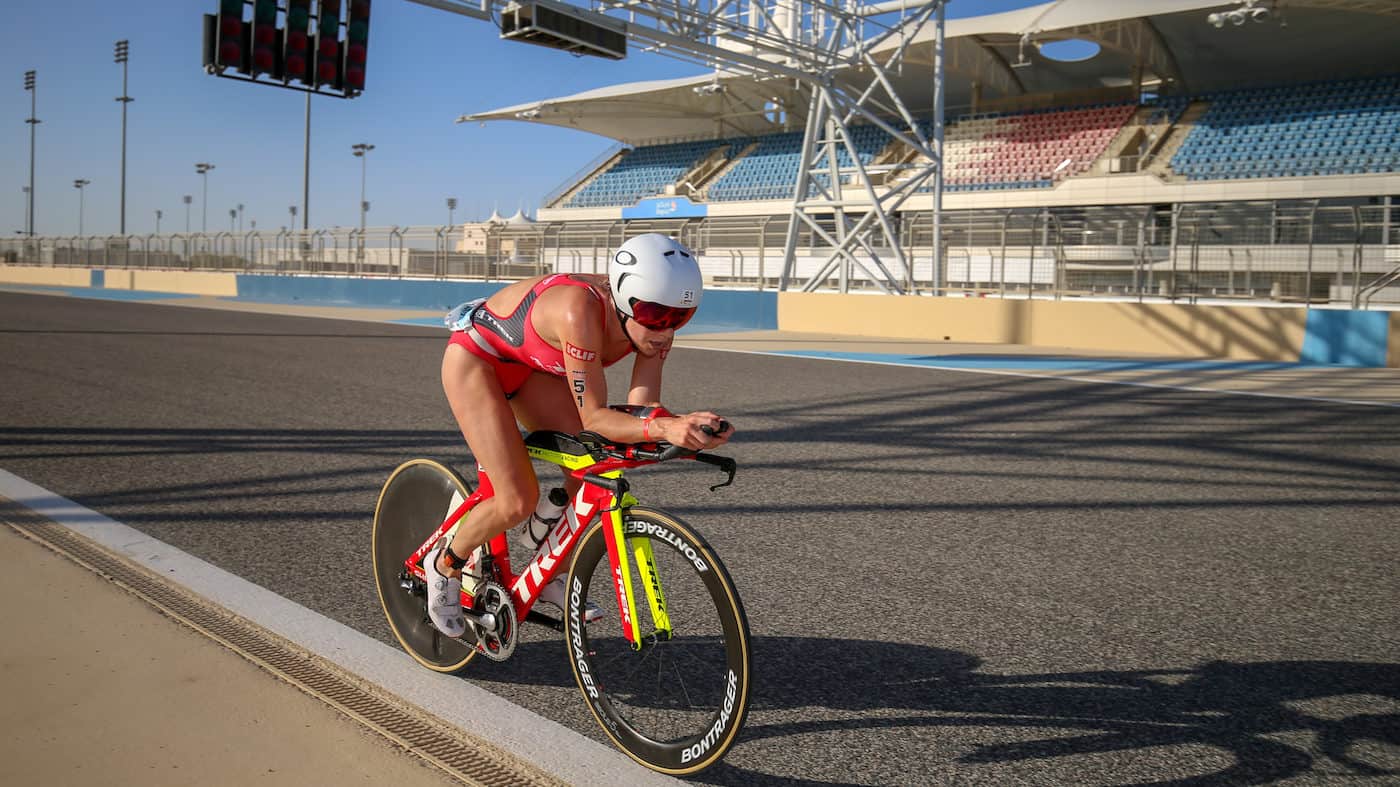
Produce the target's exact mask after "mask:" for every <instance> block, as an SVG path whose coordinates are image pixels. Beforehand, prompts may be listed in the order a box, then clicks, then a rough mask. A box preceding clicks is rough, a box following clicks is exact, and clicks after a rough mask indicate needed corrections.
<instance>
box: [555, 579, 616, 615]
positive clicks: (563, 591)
mask: <svg viewBox="0 0 1400 787" xmlns="http://www.w3.org/2000/svg"><path fill="white" fill-rule="evenodd" d="M566 596H568V590H567V582H566V581H565V579H564V577H562V576H558V577H555V578H554V579H553V580H552V581H551V582H550V583H549V584H547V585H545V586H544V587H542V588H540V601H548V602H549V603H551V604H553V605H554V606H556V607H558V608H559V611H560V612H566V611H567V610H568V608H569V607H568V601H567V599H566ZM602 619H603V608H602V607H600V606H598V605H597V604H594V603H593V602H592V601H590V602H588V603H587V604H585V605H584V610H583V622H584V623H595V622H597V621H599V620H602Z"/></svg>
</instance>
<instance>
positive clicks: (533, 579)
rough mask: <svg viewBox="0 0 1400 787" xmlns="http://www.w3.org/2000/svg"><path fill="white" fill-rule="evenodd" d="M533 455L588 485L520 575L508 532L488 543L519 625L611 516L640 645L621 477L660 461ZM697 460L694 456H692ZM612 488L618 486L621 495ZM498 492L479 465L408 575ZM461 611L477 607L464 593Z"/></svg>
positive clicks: (629, 452)
mask: <svg viewBox="0 0 1400 787" xmlns="http://www.w3.org/2000/svg"><path fill="white" fill-rule="evenodd" d="M529 452H530V454H531V456H533V457H535V458H537V459H544V460H546V461H551V462H554V463H555V464H560V465H562V466H565V467H567V468H568V470H569V474H570V475H571V476H573V477H574V478H578V479H580V480H581V481H582V482H583V483H582V485H581V486H579V490H578V493H577V494H576V495H574V497H573V499H572V500H571V501H570V503H569V505H568V507H567V509H566V511H565V515H564V517H563V518H562V519H561V520H560V524H558V525H556V526H555V527H554V529H553V530H551V531H550V533H549V537H548V538H547V539H546V540H545V542H544V543H543V544H541V545H540V547H539V549H538V550H537V551H536V552H535V554H534V556H533V558H532V559H531V560H530V562H529V563H528V564H526V566H525V567H524V569H523V570H522V571H521V573H520V574H518V575H517V574H515V573H513V572H512V571H511V565H510V548H509V545H508V543H507V541H506V534H505V533H500V534H498V535H496V536H494V537H492V539H491V540H490V542H489V543H488V550H489V551H490V554H491V560H492V561H493V563H494V564H495V566H496V568H497V571H498V573H499V575H500V578H501V581H502V584H503V585H505V586H506V587H508V588H510V595H511V602H512V606H514V607H515V613H516V616H517V618H518V619H519V620H524V619H525V617H526V615H528V614H529V612H530V609H531V608H532V607H533V606H534V605H535V602H536V601H537V600H538V598H539V591H540V588H543V587H544V586H545V585H546V584H547V583H549V582H550V581H551V580H553V579H554V576H555V575H556V574H558V573H559V571H560V570H561V569H563V568H564V563H565V558H567V557H568V556H569V554H570V551H571V550H572V549H573V547H574V544H575V543H576V542H577V541H578V538H579V536H580V535H582V534H583V533H584V532H585V531H586V530H587V529H588V526H589V524H590V523H591V522H592V520H593V517H595V516H599V515H602V514H610V515H611V516H613V517H614V522H613V524H614V525H615V527H609V528H606V530H605V531H604V532H605V535H606V537H607V547H608V560H609V562H610V564H611V566H612V576H613V578H614V582H613V590H614V592H616V594H617V603H618V609H619V610H620V617H621V621H620V622H621V623H622V630H623V632H624V633H625V635H626V637H627V640H628V641H629V642H631V643H633V644H634V645H635V644H637V642H638V641H639V637H640V632H639V631H638V630H637V627H636V626H635V624H634V621H635V618H636V613H635V609H636V607H635V606H634V599H635V597H634V596H633V594H632V593H631V590H630V585H631V581H630V571H629V570H628V568H627V563H626V559H625V557H624V553H623V552H622V549H621V544H620V543H619V539H618V535H619V534H620V533H621V509H622V505H621V504H619V498H620V499H621V501H622V502H623V503H626V504H633V503H635V502H636V500H635V499H634V498H632V497H631V495H630V494H628V493H627V486H626V482H624V481H622V480H621V475H622V471H623V470H626V469H629V468H633V467H641V466H643V465H649V464H655V463H656V462H657V461H658V459H656V458H652V457H646V458H641V457H638V456H637V449H636V448H635V447H634V446H628V447H627V448H626V450H625V453H623V455H621V456H615V457H614V456H609V457H607V458H605V459H601V460H595V459H594V458H592V457H591V456H582V457H579V456H573V455H570V454H561V453H558V452H556V451H550V450H547V449H541V448H536V447H534V446H530V447H529ZM693 457H694V455H692V458H693ZM609 487H616V490H614V489H613V488H609ZM494 493H495V490H494V489H493V488H492V486H491V480H490V479H489V478H487V476H486V473H485V471H484V470H483V469H482V468H481V467H480V466H479V465H478V466H477V489H476V491H475V492H473V493H472V494H471V496H469V497H468V498H467V499H466V500H464V501H463V502H462V504H461V505H459V506H457V508H456V509H455V510H453V511H452V512H451V513H450V514H448V516H447V518H446V519H444V520H443V522H442V524H441V525H439V526H438V528H437V530H435V531H434V532H433V534H432V535H431V536H429V537H428V539H427V540H426V541H424V542H423V545H422V546H420V547H418V549H417V550H416V551H415V552H414V553H413V554H412V555H410V556H409V558H408V559H407V560H405V561H404V567H405V568H406V569H407V570H408V572H409V573H411V574H412V575H414V576H416V577H418V578H419V579H423V578H424V574H423V559H424V558H425V557H426V556H427V554H428V552H429V551H431V550H432V548H433V547H434V545H436V544H437V543H438V541H439V540H440V539H441V538H442V537H443V536H445V535H446V534H447V532H448V531H449V530H451V529H452V527H453V526H454V525H456V524H457V522H458V521H459V520H461V519H462V518H463V517H465V516H466V514H467V512H469V511H471V510H472V508H474V507H476V506H477V505H478V504H479V503H481V501H483V500H486V499H487V498H490V497H491V496H492V495H493V494H494ZM570 514H572V516H570ZM462 606H463V608H464V609H471V608H472V596H471V594H469V593H467V592H466V591H465V590H464V591H462Z"/></svg>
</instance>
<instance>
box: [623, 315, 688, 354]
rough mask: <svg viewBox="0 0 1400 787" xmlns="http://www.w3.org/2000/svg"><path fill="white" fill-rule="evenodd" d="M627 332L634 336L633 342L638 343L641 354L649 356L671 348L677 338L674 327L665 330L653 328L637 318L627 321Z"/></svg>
mask: <svg viewBox="0 0 1400 787" xmlns="http://www.w3.org/2000/svg"><path fill="white" fill-rule="evenodd" d="M627 334H628V335H629V336H631V337H632V343H633V344H635V345H637V349H638V350H640V351H641V354H642V355H645V356H646V357H648V358H651V357H654V356H656V355H659V354H660V353H663V352H665V351H667V350H669V349H671V342H673V341H675V339H676V331H675V329H674V328H670V329H667V330H664V331H657V330H652V329H651V328H648V327H646V326H645V325H642V324H641V323H639V322H637V321H636V320H628V321H627Z"/></svg>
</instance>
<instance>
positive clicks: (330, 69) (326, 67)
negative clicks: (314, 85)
mask: <svg viewBox="0 0 1400 787" xmlns="http://www.w3.org/2000/svg"><path fill="white" fill-rule="evenodd" d="M335 72H336V68H335V63H334V62H325V61H322V62H321V63H320V64H319V65H317V66H316V76H317V78H318V79H320V80H321V81H322V82H334V81H335Z"/></svg>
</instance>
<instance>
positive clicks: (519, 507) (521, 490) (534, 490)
mask: <svg viewBox="0 0 1400 787" xmlns="http://www.w3.org/2000/svg"><path fill="white" fill-rule="evenodd" d="M495 497H496V505H497V506H499V508H498V509H497V510H498V511H499V512H500V514H501V516H502V517H503V518H504V519H505V520H506V521H507V522H509V523H510V524H512V525H514V524H515V523H516V522H520V521H523V520H524V519H525V518H526V517H528V516H529V515H530V514H533V513H534V512H535V504H536V503H538V502H539V497H540V490H539V488H538V487H536V486H534V485H533V484H531V485H527V486H517V485H515V484H511V485H509V486H508V487H506V488H504V489H503V488H501V487H500V486H497V487H496V496H495Z"/></svg>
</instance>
